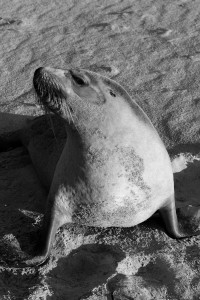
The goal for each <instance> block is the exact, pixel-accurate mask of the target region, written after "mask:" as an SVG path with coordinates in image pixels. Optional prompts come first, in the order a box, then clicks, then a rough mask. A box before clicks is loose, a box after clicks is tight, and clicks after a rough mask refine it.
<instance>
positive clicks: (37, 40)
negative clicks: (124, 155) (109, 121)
mask: <svg viewBox="0 0 200 300" xmlns="http://www.w3.org/2000/svg"><path fill="white" fill-rule="evenodd" d="M199 32H200V2H199V0H196V1H192V0H188V1H186V0H171V1H170V0H134V1H133V0H132V1H128V0H124V1H123V0H122V1H120V0H109V1H103V0H100V1H97V0H85V1H77V0H71V1H70V0H69V1H68V0H65V1H64V0H52V1H47V0H36V1H32V0H26V1H20V0H9V1H8V0H1V2H0V40H1V43H0V82H1V86H0V108H1V110H0V111H1V116H0V132H1V133H2V132H6V131H7V132H8V131H12V130H14V129H16V128H20V127H22V126H23V124H24V123H25V120H26V118H27V117H30V116H36V115H39V114H41V110H40V108H39V107H38V106H37V105H36V103H35V99H34V94H33V87H32V77H33V72H34V70H35V69H36V68H37V67H39V66H44V65H50V66H54V67H56V66H57V67H60V68H69V67H71V66H73V67H74V66H77V67H84V68H87V69H90V70H94V71H97V72H99V73H102V74H106V75H107V76H109V77H111V78H113V79H114V80H116V81H117V82H119V83H120V84H122V85H123V86H124V87H125V88H126V89H127V91H129V93H130V94H131V96H132V97H133V98H135V99H136V100H137V102H138V103H139V104H140V105H141V107H142V108H143V109H144V111H145V112H146V113H147V114H148V116H149V117H150V119H151V120H152V122H153V124H154V125H155V127H156V128H157V130H158V132H159V133H160V136H161V137H162V139H163V141H164V143H165V145H166V147H167V149H168V151H169V153H170V156H171V159H172V163H173V168H174V172H175V174H174V177H175V190H176V200H177V205H178V206H179V207H183V208H182V209H180V212H181V216H182V218H181V220H182V221H183V222H186V221H185V220H186V219H187V220H190V222H191V224H189V226H192V225H194V226H195V225H197V226H198V223H199V221H200V211H199V209H198V205H199V204H200V202H199V197H200V196H199V195H200V184H199V183H200V34H199ZM0 165H1V168H0V191H1V192H0V194H1V201H0V254H1V259H0V260H1V261H0V262H1V264H3V262H4V258H5V257H6V256H7V255H8V254H9V255H13V259H15V257H17V255H23V253H26V252H27V251H28V250H29V249H31V248H32V247H33V246H34V242H35V240H36V239H35V236H34V233H35V235H36V232H37V229H38V228H39V227H40V225H41V220H42V214H43V212H44V206H45V199H46V192H45V190H44V189H43V188H42V186H41V183H40V182H39V179H38V178H37V176H36V174H35V171H34V169H33V166H32V164H31V160H30V158H29V156H28V153H27V152H26V151H25V149H23V148H22V147H21V148H20V147H18V148H16V149H11V150H10V151H8V152H2V153H1V154H0ZM188 204H190V205H195V206H196V207H195V208H192V207H189V208H187V209H186V208H184V207H185V206H186V205H188ZM181 220H180V221H181ZM199 252H200V237H193V238H190V239H185V240H181V241H177V240H173V239H171V238H170V237H168V236H167V235H166V233H165V231H164V229H163V224H162V223H161V220H160V218H159V217H157V218H156V217H155V218H152V219H151V220H148V221H147V222H145V223H143V224H140V225H138V226H136V227H135V228H127V229H120V228H111V229H105V230H100V229H89V228H78V227H73V226H71V227H70V226H68V227H67V226H64V227H63V228H61V229H60V230H59V233H58V234H57V236H56V241H55V244H54V247H53V249H52V254H51V258H50V260H49V262H48V263H47V264H46V265H45V266H43V267H40V268H37V269H34V268H24V269H15V268H8V267H5V266H4V267H0V299H27V300H33V299H41V300H42V299H53V300H62V299H65V300H76V299H82V300H83V299H84V300H86V299H87V300H100V299H102V300H104V299H107V300H108V299H109V300H113V299H115V300H122V299H123V300H125V299H126V300H127V299H129V300H130V299H134V300H146V299H147V300H150V299H158V300H161V299H163V300H164V299H165V300H167V299H172V300H180V299H183V300H190V299H193V300H197V299H200V275H199V274H200V262H199Z"/></svg>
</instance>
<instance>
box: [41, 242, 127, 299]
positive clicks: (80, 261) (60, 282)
mask: <svg viewBox="0 0 200 300" xmlns="http://www.w3.org/2000/svg"><path fill="white" fill-rule="evenodd" d="M124 258H125V254H124V253H123V252H122V250H120V249H119V248H118V247H117V246H116V245H115V246H109V245H96V244H91V245H89V244H88V245H84V246H81V247H79V248H77V249H76V250H73V251H72V252H71V253H70V254H69V255H68V256H67V257H65V258H61V259H59V261H58V264H57V267H56V268H54V269H53V270H52V271H50V272H49V273H48V276H47V282H48V283H49V285H50V286H51V288H52V290H53V294H54V297H55V299H70V300H77V299H80V297H89V296H90V295H91V291H92V289H93V288H95V287H97V286H99V285H102V284H105V283H106V281H107V279H108V278H109V277H110V276H112V275H113V274H115V272H116V267H117V265H118V263H119V262H120V261H121V260H123V259H124Z"/></svg>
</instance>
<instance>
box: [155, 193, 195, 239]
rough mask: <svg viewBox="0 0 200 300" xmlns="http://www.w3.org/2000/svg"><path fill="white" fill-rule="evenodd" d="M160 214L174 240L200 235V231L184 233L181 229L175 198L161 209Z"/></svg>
mask: <svg viewBox="0 0 200 300" xmlns="http://www.w3.org/2000/svg"><path fill="white" fill-rule="evenodd" d="M159 213H160V215H161V217H162V219H163V221H164V223H165V227H166V231H167V233H168V234H169V235H170V236H171V237H172V238H176V239H180V238H187V237H191V236H195V235H200V231H197V232H190V231H188V230H187V231H185V230H184V231H182V230H181V229H180V228H179V224H178V218H177V213H176V206H175V199H174V196H172V197H170V198H169V199H168V201H167V202H166V204H165V206H164V207H162V208H160V209H159Z"/></svg>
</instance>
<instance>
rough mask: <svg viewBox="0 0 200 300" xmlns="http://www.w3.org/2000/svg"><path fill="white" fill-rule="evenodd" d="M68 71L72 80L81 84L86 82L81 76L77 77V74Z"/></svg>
mask: <svg viewBox="0 0 200 300" xmlns="http://www.w3.org/2000/svg"><path fill="white" fill-rule="evenodd" d="M70 73H71V76H72V78H73V80H74V81H75V82H76V83H77V84H78V85H80V86H83V85H85V84H86V83H85V81H84V80H83V79H82V78H81V77H78V76H77V75H75V74H73V73H72V72H70Z"/></svg>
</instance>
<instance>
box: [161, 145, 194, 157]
mask: <svg viewBox="0 0 200 300" xmlns="http://www.w3.org/2000/svg"><path fill="white" fill-rule="evenodd" d="M167 151H168V153H169V155H170V156H175V155H178V154H180V153H187V152H189V153H191V154H193V155H197V154H198V153H199V152H200V143H195V144H179V145H176V146H175V147H173V148H170V149H167Z"/></svg>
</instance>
